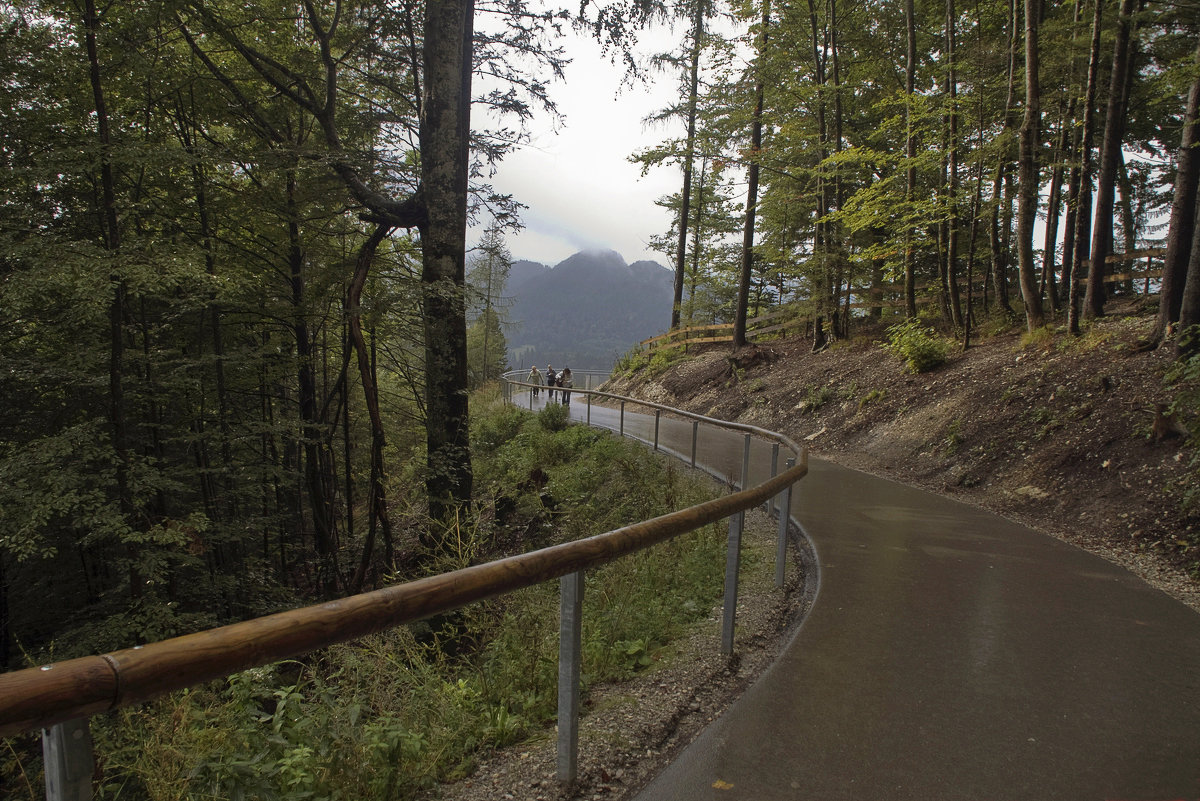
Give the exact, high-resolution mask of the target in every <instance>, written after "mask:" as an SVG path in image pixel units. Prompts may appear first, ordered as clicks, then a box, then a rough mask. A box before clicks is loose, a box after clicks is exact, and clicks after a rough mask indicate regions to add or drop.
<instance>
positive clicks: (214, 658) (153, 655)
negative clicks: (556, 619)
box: [0, 390, 808, 737]
mask: <svg viewBox="0 0 1200 801" xmlns="http://www.w3.org/2000/svg"><path fill="white" fill-rule="evenodd" d="M573 391H575V392H588V390H573ZM596 394H605V393H596ZM609 397H614V398H620V397H621V396H615V395H612V396H609ZM646 405H649V406H653V407H656V408H669V407H661V406H658V405H657V404H646ZM671 411H677V410H671ZM687 416H689V417H695V418H699V419H703V420H712V419H711V418H705V417H702V416H700V415H690V414H689V415H687ZM713 422H720V423H722V424H723V425H725V426H726V427H730V428H737V429H740V430H745V431H750V432H755V433H765V434H767V435H769V436H770V437H771V438H774V439H779V440H780V441H782V442H785V444H788V447H791V448H793V450H795V452H796V453H797V455H798V460H797V462H798V463H797V464H796V466H795V467H793V468H792V469H791V470H788V471H786V472H783V473H780V474H779V475H778V476H775V477H774V478H771V479H770V480H768V481H766V482H764V483H762V484H760V485H758V486H757V487H751V488H750V489H747V490H744V491H742V492H738V493H734V494H732V495H727V496H724V497H721V498H717V499H714V500H712V501H708V502H706V503H702V504H699V505H697V506H693V507H690V508H688V509H683V510H681V511H678V512H672V513H671V514H667V515H662V516H660V517H656V518H654V519H653V520H647V521H644V522H641V523H635V524H633V525H630V526H625V527H623V528H619V529H617V530H615V531H610V532H607V533H605V534H597V535H595V536H593V537H588V538H587V539H583V540H578V541H576V542H569V543H563V544H561V545H554V546H551V547H549V548H543V549H541V550H537V551H531V552H529V553H525V554H520V555H517V556H510V557H507V558H505V559H499V560H496V561H494V562H488V563H487V564H483V565H476V566H472V567H467V568H463V569H461V570H455V571H453V572H451V573H443V574H441V575H437V576H430V577H428V578H423V579H418V580H416V581H410V582H407V583H405V584H399V585H396V586H393V587H385V588H384V589H380V590H375V591H373V592H367V593H362V594H360V595H353V596H350V597H348V598H342V599H340V600H336V601H329V602H327V603H321V604H315V605H313V606H307V607H303V608H301V609H293V610H289V611H287V612H279V613H277V614H274V615H268V616H266V617H261V618H256V619H254V620H248V621H245V622H242V623H234V624H231V625H228V626H221V627H219V628H215V629H209V630H207V631H201V632H197V633H195V634H188V635H184V636H182V637H174V638H172V639H169V640H163V641H161V642H156V643H151V644H148V645H144V646H137V647H134V648H127V649H124V650H121V651H114V652H112V653H107V654H103V655H100V656H85V657H81V658H79V659H72V660H69V661H66V662H59V663H55V664H51V665H43V666H41V667H36V668H28V669H25V670H18V671H13V672H10V673H5V674H0V737H7V736H11V735H14V734H19V733H21V732H24V731H29V730H31V729H36V728H39V727H45V726H49V725H51V724H54V723H59V722H62V721H65V720H70V719H72V718H79V717H85V716H89V715H94V714H96V713H98V712H105V711H108V710H112V709H117V708H119V707H123V706H128V705H130V704H136V703H140V702H142V701H146V700H149V699H151V698H154V697H156V696H159V695H162V694H164V693H168V692H172V691H174V690H180V689H183V688H185V687H191V686H194V685H197V684H201V683H203V682H206V681H211V680H213V679H218V678H222V677H225V676H228V675H230V674H233V673H236V672H238V671H242V670H246V669H248V668H252V667H257V666H259V665H265V664H269V663H272V662H278V661H280V660H283V659H288V658H291V657H295V656H299V655H302V654H306V653H309V652H311V651H314V650H317V649H319V648H325V647H327V646H330V645H333V644H335V643H340V642H347V641H349V640H354V639H358V638H360V637H363V636H365V635H368V634H372V633H376V632H380V631H384V630H386V629H390V628H394V627H396V626H400V625H402V624H404V623H411V622H413V621H417V620H421V619H424V618H427V617H430V616H432V615H436V614H440V613H442V612H446V611H449V610H451V609H456V608H458V607H460V606H464V605H466V604H469V603H472V602H474V601H480V600H483V599H485V598H490V597H493V596H496V595H500V594H502V593H506V592H511V591H513V590H518V589H521V588H523V587H529V586H532V585H534V584H538V583H540V582H543V581H548V580H551V579H555V578H559V577H561V576H565V575H567V574H569V573H574V572H576V571H579V570H584V569H587V568H591V567H596V566H599V565H603V564H605V563H607V562H611V561H613V560H614V559H617V558H619V557H621V556H624V555H626V554H629V553H632V552H634V551H637V550H641V549H644V548H648V547H650V546H651V545H655V544H657V543H659V542H662V541H664V540H667V539H670V538H672V537H675V536H678V535H680V534H683V533H686V532H688V531H692V530H694V529H696V528H699V527H701V526H704V525H707V524H708V523H712V522H714V521H717V520H720V519H722V518H726V517H729V516H730V515H732V514H734V513H736V512H739V511H743V510H746V509H750V508H752V507H754V506H757V505H758V504H760V503H762V502H763V501H765V500H766V499H767V498H769V497H771V496H773V495H775V494H776V493H778V492H779V491H781V490H782V489H783V488H784V487H786V486H788V485H790V484H791V483H793V482H795V481H798V480H799V479H800V478H802V477H803V476H804V475H805V474H806V473H807V472H808V453H807V450H805V449H801V448H797V447H795V446H794V445H792V444H790V443H791V441H790V440H788V439H787V438H786V437H782V436H781V435H779V434H775V433H774V432H768V431H765V430H764V429H759V428H756V427H754V426H746V425H744V424H737V423H726V422H725V421H713Z"/></svg>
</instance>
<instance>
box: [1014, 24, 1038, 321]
mask: <svg viewBox="0 0 1200 801" xmlns="http://www.w3.org/2000/svg"><path fill="white" fill-rule="evenodd" d="M1040 5H1041V4H1040V2H1039V0H1025V116H1024V118H1023V119H1022V121H1021V152H1020V172H1019V176H1018V181H1017V183H1018V190H1017V253H1018V272H1019V275H1020V278H1021V299H1022V300H1023V301H1024V303H1025V324H1026V327H1027V328H1028V329H1029V330H1030V331H1033V330H1035V329H1038V328H1041V327H1042V325H1044V324H1045V318H1044V315H1043V312H1042V297H1041V294H1040V293H1039V292H1038V286H1037V277H1036V275H1035V271H1036V266H1035V265H1034V263H1033V225H1034V222H1035V221H1036V218H1037V202H1038V186H1039V183H1040V182H1039V177H1038V176H1039V170H1038V159H1037V146H1038V141H1039V139H1040V137H1041V127H1042V101H1041V87H1040V85H1039V83H1038V19H1039V18H1040V15H1041V9H1040Z"/></svg>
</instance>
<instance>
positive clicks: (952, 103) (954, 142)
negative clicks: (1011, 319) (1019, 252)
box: [946, 0, 963, 328]
mask: <svg viewBox="0 0 1200 801" xmlns="http://www.w3.org/2000/svg"><path fill="white" fill-rule="evenodd" d="M956 16H957V13H956V11H955V8H954V0H946V61H947V65H946V94H947V95H948V96H949V101H948V102H949V110H948V112H947V115H946V127H947V132H946V134H947V138H948V140H949V141H948V147H947V156H946V171H947V176H946V179H947V180H946V286H947V289H948V290H949V293H950V320H951V322H952V323H953V324H954V326H955V327H956V328H961V327H962V325H963V313H962V300H961V293H960V291H959V286H958V229H959V217H958V188H959V180H958V75H957V70H956V69H955V61H954V60H955V58H957V54H956V52H955V49H956V47H957V41H956V39H957V36H956V30H955V29H956V25H955V18H956Z"/></svg>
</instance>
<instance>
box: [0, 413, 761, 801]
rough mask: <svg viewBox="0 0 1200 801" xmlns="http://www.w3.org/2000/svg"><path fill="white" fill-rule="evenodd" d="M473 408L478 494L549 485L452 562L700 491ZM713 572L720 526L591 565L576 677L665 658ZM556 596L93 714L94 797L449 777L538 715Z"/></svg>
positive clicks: (402, 795) (720, 550)
mask: <svg viewBox="0 0 1200 801" xmlns="http://www.w3.org/2000/svg"><path fill="white" fill-rule="evenodd" d="M479 407H480V410H481V413H480V414H479V415H477V417H476V419H475V420H474V421H473V436H474V443H475V446H476V450H475V458H476V461H477V473H476V475H477V478H478V479H479V483H480V485H481V490H482V492H483V496H484V497H485V498H487V497H495V496H498V495H501V494H514V493H517V492H518V491H517V486H518V485H520V484H522V483H523V482H528V481H529V477H530V474H531V473H532V472H534V471H538V472H541V473H543V474H545V475H546V476H547V481H546V484H545V485H544V487H541V488H540V491H538V488H537V487H531V488H530V491H528V492H524V493H519V494H520V497H519V498H518V499H517V501H516V503H515V504H514V505H513V508H514V509H515V511H514V512H513V513H512V516H510V518H508V519H506V520H488V519H486V518H485V517H480V518H478V519H475V520H472V521H469V523H466V524H464V525H463V526H462V527H461V530H460V531H459V532H458V535H457V536H458V538H459V542H460V545H461V547H460V550H461V552H462V553H461V557H460V559H459V561H462V562H463V563H464V564H465V563H467V562H473V561H479V560H482V559H485V558H491V555H492V554H493V553H494V552H495V551H496V549H497V547H498V543H499V542H500V541H501V540H503V541H504V542H505V543H508V545H509V546H510V547H511V545H512V544H513V541H512V540H511V539H505V536H506V535H505V534H504V532H505V530H506V527H510V528H515V529H520V530H527V528H528V526H529V525H530V524H535V523H537V521H539V520H552V521H553V525H552V527H551V530H550V531H549V533H548V535H547V536H548V537H549V538H550V540H551V541H555V540H563V539H574V538H581V537H587V536H591V535H593V534H597V533H600V532H603V531H606V530H610V529H613V528H617V527H619V526H621V525H624V524H627V523H630V522H633V521H636V520H641V519H645V518H647V517H650V516H653V515H657V514H661V513H663V512H665V511H668V510H672V509H676V508H680V507H682V506H685V505H689V504H692V503H697V502H700V501H702V500H705V499H706V498H707V497H710V495H711V485H709V484H708V483H707V482H697V481H696V480H695V479H693V478H691V477H690V476H688V475H685V474H684V473H683V472H682V471H681V469H680V468H678V467H676V466H675V465H674V463H673V462H664V461H663V460H662V458H661V457H659V456H656V455H655V454H653V453H652V452H651V451H649V450H647V449H646V448H644V447H642V446H640V445H638V444H636V443H632V442H629V441H627V440H621V439H620V438H615V437H612V436H609V435H606V434H603V433H601V432H598V431H595V430H593V429H589V428H587V427H584V426H569V427H566V428H564V429H561V430H551V429H549V428H547V427H545V426H544V425H543V424H542V422H541V418H540V416H534V415H530V414H528V413H525V412H519V411H514V410H513V409H512V408H511V407H506V406H504V405H503V404H487V403H481V404H479ZM630 486H638V487H643V488H644V491H639V492H637V493H631V492H629V487H630ZM497 506H498V505H497ZM521 544H529V545H532V544H533V543H518V547H520V545H521ZM753 558H754V557H753V556H752V555H751V554H750V553H749V552H748V553H747V556H746V559H747V560H750V559H753ZM439 569H440V568H439ZM723 569H724V532H723V530H722V527H721V526H718V525H713V526H708V527H705V528H704V529H702V530H700V531H697V532H694V533H692V534H690V535H685V536H683V537H681V538H678V539H676V540H673V541H671V542H668V543H664V544H661V545H658V546H656V547H654V548H651V549H649V550H647V551H644V552H641V553H639V554H638V555H636V556H634V557H631V558H626V559H622V560H619V561H617V562H614V563H612V564H610V565H607V566H604V567H602V568H598V569H595V570H593V571H589V573H588V578H587V582H588V591H587V592H586V593H585V602H584V643H585V645H584V665H583V672H584V684H585V687H586V686H589V685H592V684H595V683H596V682H600V681H606V680H610V679H620V678H622V677H627V676H630V675H632V674H634V673H637V672H640V671H644V670H649V669H653V667H654V665H655V664H657V663H658V662H659V661H660V660H662V659H664V658H666V656H667V655H668V654H669V652H670V647H669V646H670V643H671V642H672V640H673V638H675V637H677V636H679V635H680V634H682V633H684V632H685V631H686V630H687V628H688V626H689V625H691V624H692V623H693V622H695V621H697V620H701V619H703V618H705V617H707V615H708V614H709V611H710V610H711V609H712V607H713V604H714V603H716V600H717V599H718V598H719V596H720V594H721V591H722V582H721V577H722V575H723ZM557 603H558V598H557V584H556V583H554V582H549V583H545V584H541V585H537V586H535V587H530V588H528V589H525V590H522V591H520V592H517V593H512V594H509V595H506V596H503V597H501V598H498V599H494V600H492V601H488V602H484V603H480V604H474V605H472V606H470V607H467V608H465V609H462V610H458V611H457V612H455V613H451V614H449V615H446V616H443V617H442V618H440V619H438V620H434V621H428V622H425V623H421V624H414V625H413V626H410V627H406V628H402V629H399V630H395V631H392V632H388V633H386V634H381V635H376V636H373V637H367V638H365V639H364V640H362V641H359V642H356V643H354V644H352V645H344V646H337V647H334V648H330V649H328V650H326V651H324V652H321V653H318V654H314V655H312V656H311V657H308V658H306V659H305V660H304V661H302V662H287V663H281V664H277V665H274V666H271V667H268V668H260V669H255V670H250V671H245V672H243V673H241V674H238V675H235V676H233V677H230V679H229V680H228V681H222V682H214V683H212V684H210V685H207V686H204V687H199V688H194V689H192V690H188V691H183V692H180V693H176V694H174V695H173V696H171V697H168V698H165V699H161V700H159V701H156V702H153V703H151V704H146V705H143V706H138V707H132V708H129V709H125V710H122V711H120V712H118V713H114V714H113V715H110V716H107V717H100V718H96V719H95V724H94V727H93V731H94V732H95V735H96V738H97V753H98V755H99V759H100V763H101V768H102V775H103V780H102V781H101V783H100V785H99V787H98V790H97V797H98V798H100V799H117V798H121V799H125V798H153V799H180V800H182V799H191V798H199V797H211V798H247V799H248V798H257V799H296V798H299V799H355V801H360V800H361V801H369V800H370V799H380V800H381V801H382V800H383V799H388V800H389V801H391V800H393V799H400V800H402V799H406V798H412V797H414V796H416V795H417V794H418V793H420V792H422V791H423V790H424V789H426V788H428V787H429V786H430V785H431V784H433V783H434V782H436V781H438V780H442V779H452V778H455V777H459V776H462V775H464V774H465V773H466V772H467V771H469V770H470V768H471V765H472V763H473V760H474V758H475V754H477V753H478V752H479V751H480V750H481V749H487V748H491V747H498V746H502V745H506V744H509V743H513V742H519V741H520V740H522V739H523V738H526V737H528V736H531V735H532V734H534V733H536V732H537V731H539V730H540V729H541V728H542V727H543V726H544V725H546V724H548V723H550V722H551V721H552V720H553V716H554V714H555V708H556V698H557V666H556V665H557V615H558V607H557ZM13 753H15V754H18V755H19V756H18V758H17V759H16V760H15V761H14V760H13V759H11V758H10V759H6V760H5V761H4V763H3V764H4V768H5V778H6V785H11V786H12V787H14V788H17V787H18V785H19V783H20V782H19V779H17V778H16V777H19V776H20V775H21V772H22V771H24V772H25V773H27V774H29V775H31V776H32V777H33V781H32V782H31V784H34V783H36V778H37V756H36V753H35V749H32V748H31V749H28V750H27V749H24V747H23V746H22V748H21V750H20V751H15V752H13ZM9 777H14V781H13V782H8V781H7V780H8V778H9ZM21 786H23V785H21Z"/></svg>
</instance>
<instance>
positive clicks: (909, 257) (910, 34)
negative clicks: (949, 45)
mask: <svg viewBox="0 0 1200 801" xmlns="http://www.w3.org/2000/svg"><path fill="white" fill-rule="evenodd" d="M904 26H905V30H906V39H907V45H906V48H905V52H906V55H905V69H904V97H905V105H904V128H905V136H904V155H905V158H906V159H907V161H908V169H906V170H905V171H904V202H905V204H906V206H908V207H909V208H910V209H911V207H912V203H913V199H914V198H915V196H916V189H917V164H916V162H917V136H916V133H915V132H914V131H913V119H912V115H913V111H912V103H913V97H914V95H915V94H916V85H917V83H916V82H917V77H916V74H917V23H916V14H915V9H914V4H913V0H904ZM912 238H913V236H912V228H911V227H908V226H906V227H905V230H904V314H905V316H906V317H909V318H913V317H916V316H917V288H916V287H917V280H916V271H915V270H914V269H913V261H914V259H913V246H912Z"/></svg>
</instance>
